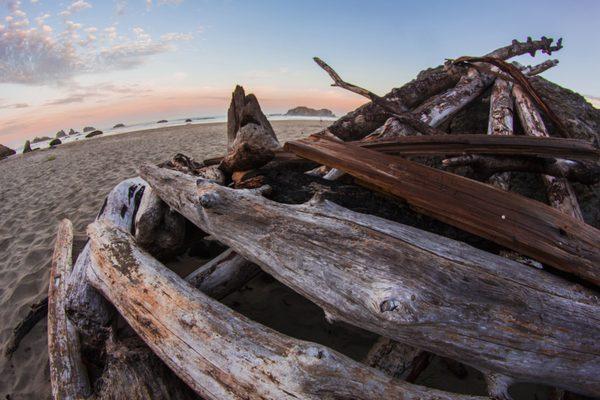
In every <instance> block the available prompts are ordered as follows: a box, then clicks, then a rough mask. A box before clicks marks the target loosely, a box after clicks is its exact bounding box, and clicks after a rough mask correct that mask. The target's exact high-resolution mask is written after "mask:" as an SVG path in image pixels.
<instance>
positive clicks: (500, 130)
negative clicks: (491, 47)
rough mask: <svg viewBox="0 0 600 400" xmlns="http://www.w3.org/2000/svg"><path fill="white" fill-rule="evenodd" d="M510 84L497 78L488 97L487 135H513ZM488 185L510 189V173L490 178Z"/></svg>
mask: <svg viewBox="0 0 600 400" xmlns="http://www.w3.org/2000/svg"><path fill="white" fill-rule="evenodd" d="M511 89H512V83H511V82H507V81H505V80H504V79H500V78H497V79H496V81H495V82H494V86H493V88H492V94H491V95H490V118H489V124H488V132H487V133H488V135H512V134H513V133H514V118H513V117H514V100H513V98H512V94H511ZM490 183H491V184H493V185H494V186H496V187H499V188H501V189H504V190H508V189H509V188H510V173H508V172H503V173H500V174H496V175H494V176H492V177H490Z"/></svg>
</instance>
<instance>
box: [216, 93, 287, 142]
mask: <svg viewBox="0 0 600 400" xmlns="http://www.w3.org/2000/svg"><path fill="white" fill-rule="evenodd" d="M247 124H255V125H259V126H261V127H263V128H264V130H265V131H266V132H267V133H268V134H269V135H270V136H272V138H274V139H275V140H277V137H276V136H275V131H273V127H272V126H271V123H270V122H269V120H268V119H267V117H266V116H265V114H263V112H262V110H261V109H260V105H259V104H258V100H257V99H256V96H254V95H253V94H248V95H246V93H245V92H244V88H243V87H241V86H239V85H238V86H236V87H235V89H234V91H233V93H232V94H231V104H230V105H229V110H227V149H228V150H231V149H233V147H234V142H235V139H236V138H237V135H238V133H239V131H240V129H241V128H242V127H243V126H245V125H247Z"/></svg>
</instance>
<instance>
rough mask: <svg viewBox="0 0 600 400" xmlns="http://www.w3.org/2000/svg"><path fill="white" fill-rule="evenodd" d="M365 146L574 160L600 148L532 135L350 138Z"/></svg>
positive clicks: (594, 156) (413, 152)
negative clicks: (388, 138)
mask: <svg viewBox="0 0 600 400" xmlns="http://www.w3.org/2000/svg"><path fill="white" fill-rule="evenodd" d="M350 143H352V144H355V145H358V146H361V147H363V148H365V149H371V150H377V151H379V152H381V153H386V154H395V155H401V156H443V155H449V154H461V155H463V154H493V155H510V156H519V155H520V156H539V157H547V158H553V157H561V158H567V159H573V160H594V161H597V160H599V159H600V151H598V149H597V148H596V147H595V146H593V145H592V144H591V143H589V142H587V141H585V140H576V139H562V138H550V137H545V138H542V137H533V136H491V135H477V134H459V135H443V136H404V137H398V138H394V139H391V140H382V141H375V142H363V141H358V142H350Z"/></svg>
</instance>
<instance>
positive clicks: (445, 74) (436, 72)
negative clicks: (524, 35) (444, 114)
mask: <svg viewBox="0 0 600 400" xmlns="http://www.w3.org/2000/svg"><path fill="white" fill-rule="evenodd" d="M552 42H553V40H552V39H549V38H545V37H542V39H541V40H530V38H528V40H527V41H525V42H519V41H517V40H513V42H512V43H511V44H510V45H508V46H505V47H502V48H499V49H496V50H494V51H492V52H490V53H488V54H486V56H488V57H495V58H499V59H502V60H507V59H509V58H512V57H516V56H520V55H523V54H531V55H535V53H536V51H542V52H543V53H546V54H551V53H552V52H553V51H557V50H560V49H561V48H562V41H561V40H560V39H559V40H558V41H557V44H556V45H552ZM459 79H460V75H458V74H453V73H451V72H449V71H446V70H445V69H444V68H443V67H437V68H434V69H430V70H426V71H423V72H422V73H420V74H419V76H417V78H416V79H414V80H413V81H411V82H409V83H407V84H406V85H404V86H402V87H401V88H398V89H393V90H392V91H391V92H390V93H388V94H386V95H385V96H383V99H384V100H385V101H386V102H389V103H396V104H398V105H401V106H403V107H404V108H405V109H407V110H410V109H413V108H415V107H417V106H418V105H420V104H421V103H423V102H424V101H426V100H428V99H429V98H431V97H432V96H435V95H437V94H439V93H441V92H444V91H445V90H448V89H450V88H452V87H453V86H455V85H456V84H457V82H458V81H459ZM389 116H390V115H389V113H388V112H387V111H386V110H385V109H382V108H381V107H380V106H378V105H377V104H374V103H367V104H365V105H364V106H362V107H360V108H358V109H357V110H355V111H353V112H350V113H348V114H347V115H345V116H344V117H342V118H340V119H339V120H338V121H336V122H335V123H333V124H332V125H331V126H330V127H328V128H327V131H328V132H330V133H332V134H334V135H336V136H337V137H339V138H341V139H343V140H345V141H349V140H359V139H362V138H363V137H365V136H366V135H368V134H370V133H372V132H373V131H375V130H376V129H377V128H379V127H380V126H382V125H383V124H384V122H385V121H386V120H387V119H388V118H389Z"/></svg>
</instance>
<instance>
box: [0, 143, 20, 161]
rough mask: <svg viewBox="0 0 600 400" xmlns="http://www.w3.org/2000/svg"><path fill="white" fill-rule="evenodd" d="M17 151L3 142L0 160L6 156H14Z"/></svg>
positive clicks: (0, 147)
mask: <svg viewBox="0 0 600 400" xmlns="http://www.w3.org/2000/svg"><path fill="white" fill-rule="evenodd" d="M15 153H16V151H14V150H13V149H11V148H10V147H6V146H4V145H3V144H0V160H2V159H3V158H6V157H8V156H12V155H13V154H15Z"/></svg>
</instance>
